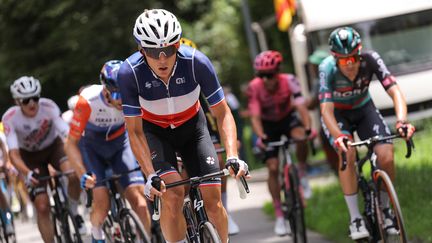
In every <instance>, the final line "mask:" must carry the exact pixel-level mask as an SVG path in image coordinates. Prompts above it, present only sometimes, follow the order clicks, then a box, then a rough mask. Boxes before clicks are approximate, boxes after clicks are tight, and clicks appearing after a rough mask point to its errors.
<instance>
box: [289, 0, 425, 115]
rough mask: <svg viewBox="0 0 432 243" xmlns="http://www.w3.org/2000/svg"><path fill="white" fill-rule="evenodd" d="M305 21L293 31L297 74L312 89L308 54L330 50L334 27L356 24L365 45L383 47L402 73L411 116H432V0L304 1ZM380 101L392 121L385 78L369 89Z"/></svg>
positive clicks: (389, 61) (388, 60)
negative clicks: (384, 85)
mask: <svg viewBox="0 0 432 243" xmlns="http://www.w3.org/2000/svg"><path fill="white" fill-rule="evenodd" d="M298 7H299V8H298V14H299V19H300V21H299V22H297V23H295V24H294V25H293V26H292V27H291V30H290V42H291V48H292V52H293V59H294V65H295V70H296V74H297V75H298V77H299V79H300V80H301V83H302V89H303V92H305V93H306V94H308V92H309V89H310V87H311V85H310V83H309V85H308V82H310V81H308V72H307V68H306V64H307V58H308V56H309V55H310V54H311V53H313V51H315V50H317V49H320V50H326V51H328V50H329V47H328V37H329V35H330V32H331V31H332V30H334V29H335V28H337V27H340V26H351V27H353V28H355V29H356V30H357V31H358V32H359V33H360V35H361V38H362V43H363V49H364V50H368V49H372V50H375V51H377V52H378V53H379V54H380V55H381V57H382V58H383V60H384V62H385V63H386V65H387V67H388V68H389V70H390V71H391V72H392V74H393V75H395V76H396V80H397V82H398V84H399V85H400V87H401V89H402V91H403V93H404V94H405V97H406V99H407V103H408V111H409V112H410V114H409V119H410V120H414V119H420V118H424V117H429V116H432V0H410V1H406V0H362V1H358V0H325V1H324V0H300V1H299V6H298ZM369 91H370V93H371V95H372V98H373V100H374V102H375V105H376V106H377V107H378V108H379V109H380V110H381V112H382V114H383V115H384V116H385V117H386V119H387V120H389V121H390V122H392V121H394V117H393V115H394V109H393V103H392V100H391V99H390V97H389V96H388V95H387V93H385V91H384V89H383V88H382V86H381V85H380V83H379V82H372V83H371V84H370V89H369Z"/></svg>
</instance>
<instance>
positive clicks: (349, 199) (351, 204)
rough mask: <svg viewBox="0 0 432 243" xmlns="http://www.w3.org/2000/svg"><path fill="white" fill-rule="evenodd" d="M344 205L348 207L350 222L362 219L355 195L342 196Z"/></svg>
mask: <svg viewBox="0 0 432 243" xmlns="http://www.w3.org/2000/svg"><path fill="white" fill-rule="evenodd" d="M344 197H345V201H346V204H347V206H348V210H349V214H350V216H351V222H352V221H354V219H356V218H362V216H361V214H360V211H359V207H358V199H357V198H358V196H357V193H355V194H351V195H344Z"/></svg>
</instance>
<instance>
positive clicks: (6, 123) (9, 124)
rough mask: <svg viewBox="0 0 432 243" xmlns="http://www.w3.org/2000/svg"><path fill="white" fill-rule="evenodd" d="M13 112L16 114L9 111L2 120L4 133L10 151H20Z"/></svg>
mask: <svg viewBox="0 0 432 243" xmlns="http://www.w3.org/2000/svg"><path fill="white" fill-rule="evenodd" d="M12 112H16V111H14V110H9V111H7V112H6V113H5V114H4V115H3V118H2V122H3V127H4V133H5V136H6V143H7V145H8V147H9V150H12V149H18V148H19V146H18V136H17V134H16V131H15V127H14V124H13V121H12V115H13V114H11V113H12Z"/></svg>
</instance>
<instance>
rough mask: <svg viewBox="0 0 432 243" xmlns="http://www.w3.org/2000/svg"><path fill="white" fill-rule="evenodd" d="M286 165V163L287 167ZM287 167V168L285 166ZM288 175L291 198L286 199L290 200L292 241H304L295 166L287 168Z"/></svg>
mask: <svg viewBox="0 0 432 243" xmlns="http://www.w3.org/2000/svg"><path fill="white" fill-rule="evenodd" d="M287 166H288V165H286V167H287ZM286 169H288V168H286ZM287 174H288V177H289V181H290V185H291V186H290V188H289V189H290V191H291V192H290V195H292V196H291V198H287V200H292V202H291V205H292V207H293V208H292V210H291V215H290V217H289V221H290V226H291V231H292V234H293V240H294V243H306V242H307V238H306V225H305V218H304V207H303V197H302V194H301V192H300V179H299V175H298V171H297V168H296V167H295V166H291V167H290V168H289V170H288V173H287Z"/></svg>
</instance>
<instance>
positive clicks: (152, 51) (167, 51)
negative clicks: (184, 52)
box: [143, 45, 177, 59]
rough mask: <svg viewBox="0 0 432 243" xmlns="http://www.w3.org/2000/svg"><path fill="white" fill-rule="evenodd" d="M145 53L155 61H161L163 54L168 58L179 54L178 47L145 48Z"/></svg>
mask: <svg viewBox="0 0 432 243" xmlns="http://www.w3.org/2000/svg"><path fill="white" fill-rule="evenodd" d="M143 49H144V52H145V54H146V55H147V56H149V57H150V58H153V59H159V57H160V55H161V54H164V55H165V56H166V57H171V56H172V55H174V54H176V53H177V47H176V46H175V45H171V46H167V47H162V48H145V47H144V48H143Z"/></svg>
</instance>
